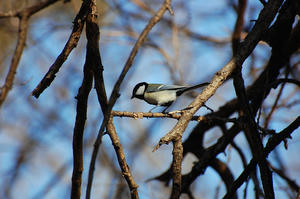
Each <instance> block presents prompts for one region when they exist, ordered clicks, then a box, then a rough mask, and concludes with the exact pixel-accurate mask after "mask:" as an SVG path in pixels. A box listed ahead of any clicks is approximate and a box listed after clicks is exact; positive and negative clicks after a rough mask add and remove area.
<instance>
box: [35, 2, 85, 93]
mask: <svg viewBox="0 0 300 199" xmlns="http://www.w3.org/2000/svg"><path fill="white" fill-rule="evenodd" d="M89 5H90V0H85V1H83V2H82V5H81V8H80V10H79V12H78V14H77V15H76V17H75V19H74V21H73V30H72V32H71V35H70V37H69V39H68V41H67V43H66V45H65V47H64V49H63V50H62V52H61V53H60V54H59V56H58V57H57V58H56V60H55V62H54V63H53V64H52V65H51V66H50V68H49V70H48V72H47V73H46V74H45V76H44V77H43V79H42V80H41V81H40V83H39V84H38V85H37V86H36V88H35V89H34V90H33V91H32V96H34V97H36V98H38V97H39V96H40V94H41V93H42V92H43V91H44V90H45V89H46V88H47V87H48V86H50V84H51V83H52V81H53V80H54V78H55V77H56V73H57V72H58V71H59V69H60V67H61V66H62V65H63V63H64V62H65V61H66V59H67V58H68V56H69V55H70V53H71V52H72V50H73V49H74V48H75V47H76V46H77V43H78V41H79V39H80V36H81V33H82V29H83V25H84V22H85V20H86V16H87V14H88V12H89Z"/></svg>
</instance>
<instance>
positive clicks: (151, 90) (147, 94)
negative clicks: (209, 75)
mask: <svg viewBox="0 0 300 199" xmlns="http://www.w3.org/2000/svg"><path fill="white" fill-rule="evenodd" d="M208 84H209V83H207V82H205V83H202V84H198V85H195V86H177V85H165V84H148V83H146V82H141V83H138V84H137V85H136V86H135V87H134V89H133V91H132V97H131V99H133V98H138V99H141V100H145V101H146V102H147V103H149V104H153V105H156V106H155V107H153V108H152V109H151V110H150V111H149V112H151V111H152V110H153V109H154V108H156V107H157V106H166V108H165V109H164V110H163V111H162V112H163V113H164V112H165V111H166V110H167V109H168V108H169V106H171V104H172V103H173V102H174V101H175V100H176V98H177V96H180V95H181V94H182V93H184V92H186V91H189V90H192V89H196V88H200V87H203V86H206V85H208Z"/></svg>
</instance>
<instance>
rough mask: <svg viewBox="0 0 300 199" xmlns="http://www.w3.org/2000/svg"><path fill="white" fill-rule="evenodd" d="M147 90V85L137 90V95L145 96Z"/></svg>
mask: <svg viewBox="0 0 300 199" xmlns="http://www.w3.org/2000/svg"><path fill="white" fill-rule="evenodd" d="M145 88H146V86H145V85H142V86H140V87H139V88H138V89H137V90H136V93H135V94H136V95H143V94H144V92H145Z"/></svg>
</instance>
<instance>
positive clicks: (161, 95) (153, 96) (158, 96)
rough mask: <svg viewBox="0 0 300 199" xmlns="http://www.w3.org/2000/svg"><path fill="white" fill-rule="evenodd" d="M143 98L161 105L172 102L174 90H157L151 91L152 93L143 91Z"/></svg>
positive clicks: (174, 97)
mask: <svg viewBox="0 0 300 199" xmlns="http://www.w3.org/2000/svg"><path fill="white" fill-rule="evenodd" d="M144 99H145V100H146V101H147V102H148V103H149V104H154V105H163V104H166V103H169V102H173V101H175V100H176V92H175V91H170V90H169V91H167V90H165V91H159V92H152V93H145V94H144Z"/></svg>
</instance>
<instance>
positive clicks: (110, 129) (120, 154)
mask: <svg viewBox="0 0 300 199" xmlns="http://www.w3.org/2000/svg"><path fill="white" fill-rule="evenodd" d="M107 133H108V135H109V137H110V139H111V142H112V145H113V146H114V149H115V151H116V155H117V158H118V162H119V165H120V168H121V170H122V175H123V177H124V178H125V180H126V182H127V184H128V186H129V190H130V195H131V198H132V199H138V198H139V196H138V192H137V188H138V185H137V184H136V183H135V181H134V179H133V177H132V175H131V172H130V168H129V166H128V165H127V163H126V159H125V154H124V151H123V147H122V145H121V142H120V139H119V137H118V135H117V132H116V129H115V126H114V124H113V118H112V117H110V119H109V121H108V123H107Z"/></svg>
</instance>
